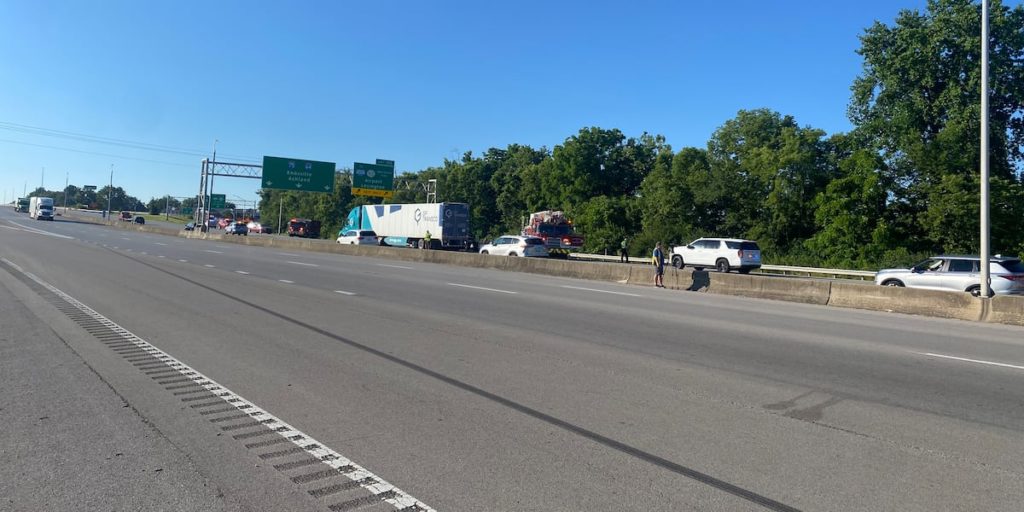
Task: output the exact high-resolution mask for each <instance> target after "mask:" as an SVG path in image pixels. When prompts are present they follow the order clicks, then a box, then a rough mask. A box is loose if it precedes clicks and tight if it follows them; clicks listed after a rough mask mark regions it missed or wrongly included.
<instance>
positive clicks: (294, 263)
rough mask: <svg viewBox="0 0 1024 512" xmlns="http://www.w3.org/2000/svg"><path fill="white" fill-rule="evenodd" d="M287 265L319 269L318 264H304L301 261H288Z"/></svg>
mask: <svg viewBox="0 0 1024 512" xmlns="http://www.w3.org/2000/svg"><path fill="white" fill-rule="evenodd" d="M285 263H291V264H292V265H302V266H303V267H319V266H320V265H317V264H316V263H303V262H301V261H286V262H285Z"/></svg>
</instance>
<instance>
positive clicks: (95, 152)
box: [0, 139, 195, 168]
mask: <svg viewBox="0 0 1024 512" xmlns="http://www.w3.org/2000/svg"><path fill="white" fill-rule="evenodd" d="M0 142H8V143H11V144H22V145H25V146H35V147H37V148H46V149H57V150H60V151H72V152H75V153H85V154H87V155H98V156H108V157H112V158H120V159H123V160H135V161H139V162H149V163H154V164H162V165H174V166H177V167H188V168H194V167H195V165H186V164H182V163H175V162H163V161H160V160H149V159H147V158H135V157H131V156H124V155H114V154H110V153H100V152H97V151H86V150H84V149H72V148H62V147H60V146H48V145H46V144H33V143H31V142H22V141H20V140H10V139H0Z"/></svg>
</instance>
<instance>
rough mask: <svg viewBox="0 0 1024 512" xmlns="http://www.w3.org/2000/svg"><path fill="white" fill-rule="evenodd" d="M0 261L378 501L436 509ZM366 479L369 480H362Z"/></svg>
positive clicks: (60, 293) (398, 506)
mask: <svg viewBox="0 0 1024 512" xmlns="http://www.w3.org/2000/svg"><path fill="white" fill-rule="evenodd" d="M0 260H2V261H3V262H4V263H7V264H8V265H10V266H11V267H13V268H15V269H16V270H18V271H19V272H21V273H22V274H24V275H25V276H27V277H28V278H30V279H32V280H33V281H35V282H37V283H39V284H40V285H41V286H43V287H44V288H46V289H48V290H50V291H51V292H53V293H55V294H57V295H58V296H59V297H60V298H62V299H64V300H65V301H67V302H68V303H69V304H71V305H72V306H74V307H75V308H77V309H78V310H79V311H81V312H83V313H85V314H86V315H89V316H90V317H92V318H93V319H94V320H97V321H98V322H100V323H102V324H103V325H105V326H106V327H108V328H110V329H111V330H113V331H115V332H117V333H118V334H120V335H121V336H123V337H124V338H125V339H128V340H130V341H131V342H132V343H134V344H135V346H137V347H139V348H141V349H144V350H146V351H148V352H149V353H151V354H153V355H154V356H156V358H157V359H159V360H161V361H163V362H164V363H166V364H167V365H168V366H169V367H171V368H174V369H175V370H178V372H179V373H180V374H181V375H182V376H185V377H188V378H190V379H192V380H193V381H195V382H196V383H198V384H199V385H201V386H202V387H204V388H206V390H207V391H210V392H211V393H213V394H215V395H217V396H218V397H220V398H222V399H224V402H225V403H228V404H231V405H232V406H233V407H235V408H237V409H238V410H239V411H242V412H244V413H246V414H248V415H249V416H250V417H252V418H253V419H255V420H258V421H260V422H262V423H263V424H264V425H265V426H266V427H267V428H269V429H271V430H273V431H275V432H277V434H278V435H280V436H281V437H284V438H285V439H288V440H289V441H290V442H291V443H292V444H294V445H296V446H298V447H300V448H302V449H303V450H305V451H306V452H307V453H309V454H310V455H312V456H314V457H316V458H318V459H320V460H321V461H322V462H323V463H324V464H326V465H327V466H330V467H331V468H333V469H340V468H342V467H345V466H350V467H351V468H352V469H351V470H349V471H347V472H341V471H339V473H340V474H342V475H345V476H346V477H347V478H349V479H350V480H352V481H355V482H359V486H360V487H362V488H364V489H366V490H367V491H369V492H370V493H373V494H374V495H380V494H382V493H385V492H388V491H392V492H394V493H395V496H393V497H390V498H382V501H385V502H387V503H388V504H390V505H391V506H393V507H395V508H396V509H399V510H401V509H404V508H408V507H411V506H413V505H416V506H417V507H420V508H422V509H423V510H424V511H430V512H436V511H435V510H434V509H433V508H431V507H429V506H427V505H426V504H425V503H422V502H420V501H419V500H417V499H416V498H414V497H413V496H411V495H409V494H408V493H406V492H405V491H403V490H401V489H399V488H398V487H395V486H394V485H391V484H390V483H388V482H387V481H386V480H384V479H383V478H381V477H379V476H377V475H375V474H373V473H372V472H371V471H369V470H367V469H365V468H363V467H362V466H360V465H358V464H356V463H355V462H354V461H352V460H349V459H348V458H347V457H345V456H344V455H342V454H340V453H338V452H336V451H334V450H332V449H330V448H327V447H326V446H325V445H324V444H323V443H321V442H320V441H317V440H316V439H315V438H313V437H312V436H310V435H308V434H306V433H305V432H302V431H301V430H298V429H296V428H295V427H293V426H291V425H289V424H287V423H285V422H284V421H282V420H281V419H280V418H278V417H276V416H274V415H273V414H270V413H269V412H267V411H265V410H264V409H262V408H261V407H259V406H258V405H256V404H255V403H253V402H250V401H248V400H246V399H245V398H243V397H242V396H241V395H239V394H237V393H235V392H234V391H231V390H230V389H228V388H226V387H224V386H222V385H220V384H218V383H217V382H216V381H214V380H213V379H211V378H209V377H207V376H206V375H203V374H202V373H200V372H199V371H197V370H195V369H194V368H192V367H190V366H188V365H187V364H185V363H183V362H181V361H179V360H177V359H175V358H174V357H172V356H171V355H170V354H168V353H166V352H164V351H162V350H160V349H159V348H157V347H156V346H154V345H152V344H150V343H149V342H147V341H146V340H144V339H142V338H140V337H138V336H136V335H135V334H133V333H132V332H130V331H129V330H127V329H125V328H124V327H121V326H120V325H117V324H116V323H114V322H113V321H111V320H110V319H108V318H107V317H105V316H103V315H101V314H99V313H97V312H96V311H95V310H93V309H92V308H90V307H89V306H86V305H85V304H83V303H81V302H79V301H78V300H77V299H75V298H74V297H71V296H70V295H68V294H66V293H64V292H63V291H61V290H59V289H57V288H56V287H54V286H53V285H51V284H49V283H47V282H45V281H43V280H42V279H40V278H38V277H36V276H35V275H34V274H32V273H31V272H26V271H25V270H23V269H22V268H21V267H19V266H18V265H16V264H15V263H13V262H11V261H10V260H8V259H7V258H0ZM367 479H369V480H368V481H364V480H367Z"/></svg>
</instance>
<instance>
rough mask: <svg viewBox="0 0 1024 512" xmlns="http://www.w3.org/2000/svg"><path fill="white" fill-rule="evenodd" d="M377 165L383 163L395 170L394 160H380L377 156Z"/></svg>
mask: <svg viewBox="0 0 1024 512" xmlns="http://www.w3.org/2000/svg"><path fill="white" fill-rule="evenodd" d="M377 165H383V166H386V167H390V168H391V170H392V171H393V170H395V161H394V160H381V159H380V158H378V159H377Z"/></svg>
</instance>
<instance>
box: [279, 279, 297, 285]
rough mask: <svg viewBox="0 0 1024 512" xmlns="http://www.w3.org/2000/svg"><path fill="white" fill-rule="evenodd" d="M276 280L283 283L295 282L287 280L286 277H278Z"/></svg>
mask: <svg viewBox="0 0 1024 512" xmlns="http://www.w3.org/2000/svg"><path fill="white" fill-rule="evenodd" d="M278 282H281V283H285V284H295V281H289V280H287V279H278Z"/></svg>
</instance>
